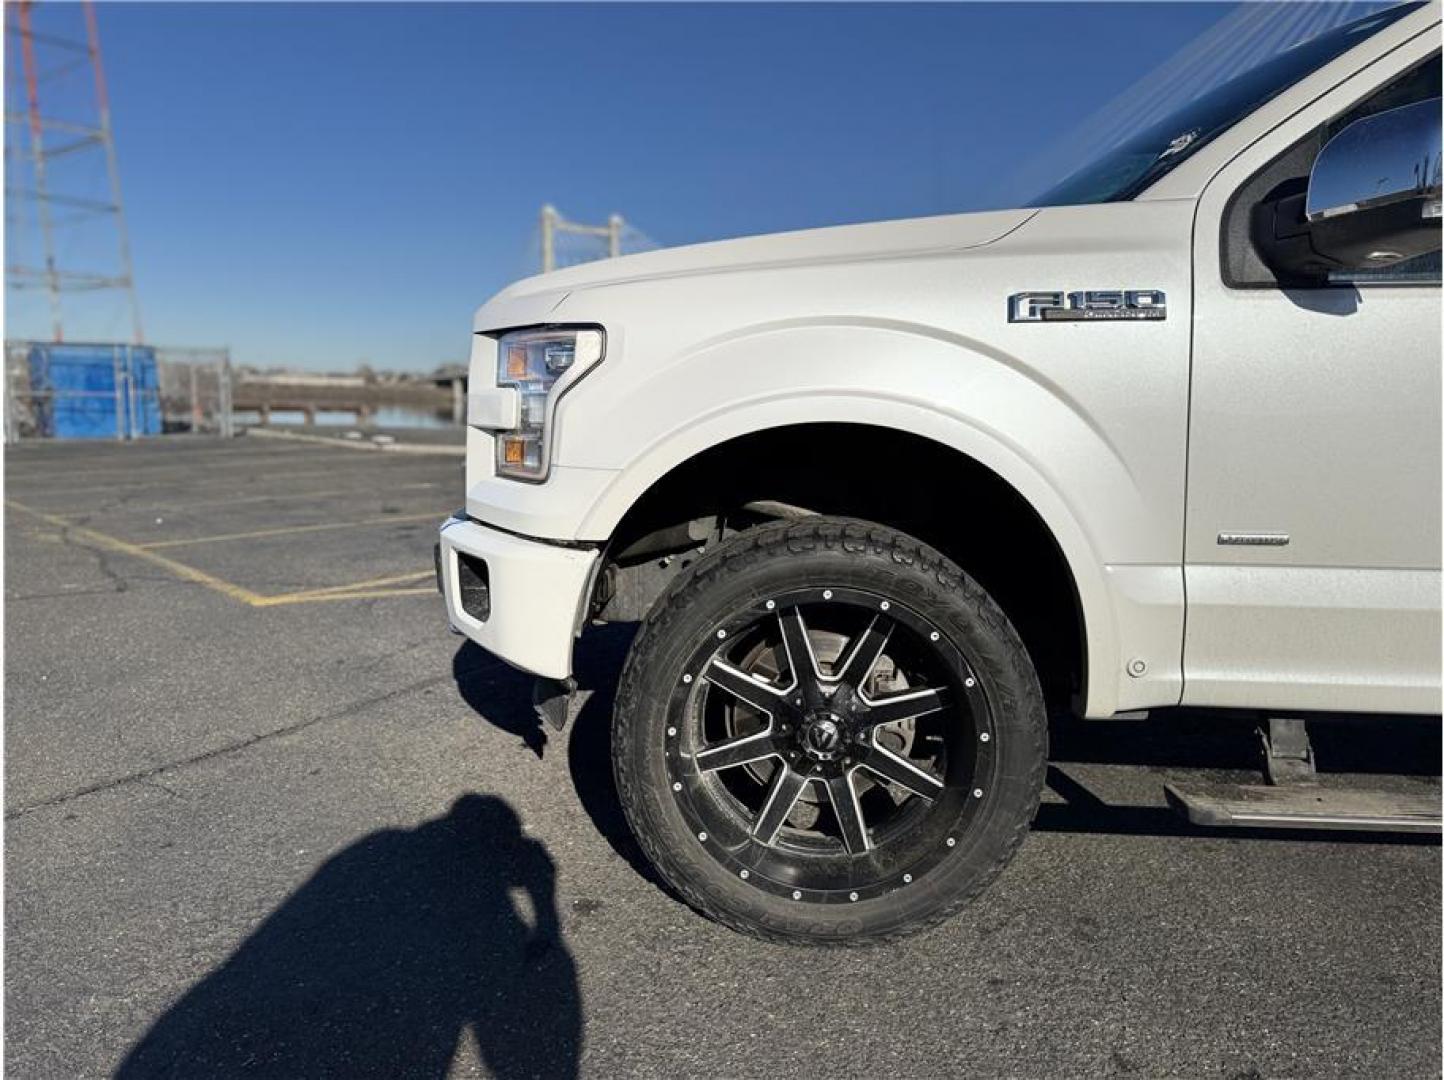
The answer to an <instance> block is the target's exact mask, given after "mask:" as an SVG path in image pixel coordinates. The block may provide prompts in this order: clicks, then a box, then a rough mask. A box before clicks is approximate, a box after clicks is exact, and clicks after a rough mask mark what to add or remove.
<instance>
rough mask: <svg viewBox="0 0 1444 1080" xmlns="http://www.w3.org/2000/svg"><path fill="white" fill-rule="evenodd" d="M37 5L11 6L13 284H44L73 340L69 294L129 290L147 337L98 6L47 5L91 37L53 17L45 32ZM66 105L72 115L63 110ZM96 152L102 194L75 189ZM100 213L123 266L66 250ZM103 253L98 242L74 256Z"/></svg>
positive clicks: (8, 189)
mask: <svg viewBox="0 0 1444 1080" xmlns="http://www.w3.org/2000/svg"><path fill="white" fill-rule="evenodd" d="M36 8H37V5H36V4H35V3H34V2H33V0H12V2H7V3H6V5H5V9H6V11H5V14H6V20H5V21H6V42H5V43H6V54H7V55H6V70H7V72H9V75H10V79H9V86H7V88H6V89H7V92H8V93H7V101H6V105H7V108H6V111H5V149H6V161H5V164H6V184H5V196H6V199H5V204H6V210H7V213H6V218H7V221H6V224H7V229H6V237H7V243H6V248H7V250H6V260H5V261H6V266H5V277H6V284H7V286H8V287H9V288H10V289H11V290H34V289H43V290H44V291H45V294H46V296H47V299H48V301H49V310H50V321H51V327H52V337H53V339H54V340H55V341H63V340H65V329H64V311H63V303H62V297H63V296H64V294H67V293H80V292H85V293H105V292H108V291H109V292H114V293H115V294H117V295H121V296H123V297H124V299H125V300H126V302H127V304H128V307H129V311H130V323H131V340H132V342H133V343H134V344H137V345H139V344H142V343H143V341H144V333H143V331H142V329H141V321H140V304H139V301H138V300H137V298H136V292H135V275H134V271H133V269H132V266H131V258H130V237H129V234H128V233H127V231H126V225H125V209H124V204H123V203H122V201H121V196H120V172H119V169H118V168H117V166H116V158H115V137H114V135H113V133H112V131H111V123H110V100H109V96H108V94H107V92H106V83H105V68H104V65H103V64H102V63H101V56H100V33H99V29H98V27H97V25H96V18H95V5H94V3H93V0H84V2H83V3H82V4H81V5H80V6H79V7H78V8H77V7H75V6H74V5H70V4H57V5H54V6H53V8H52V7H50V6H47V9H46V10H47V11H49V10H54V11H56V12H57V14H58V15H59V16H61V17H62V18H70V17H73V15H74V14H76V13H77V12H78V13H80V14H82V15H83V21H84V27H83V35H84V36H83V37H81V36H79V34H80V33H81V29H80V27H75V28H74V32H73V35H72V33H71V32H68V31H70V30H71V28H70V27H68V26H65V25H62V26H61V27H60V32H52V31H51V29H50V27H49V26H47V27H46V29H45V30H44V31H43V32H42V31H40V30H37V29H36V27H35V12H36ZM17 53H18V57H17ZM17 59H18V61H19V62H18V63H17V62H16V61H17ZM87 72H88V78H86V73H87ZM77 80H83V81H81V82H79V83H78V82H77ZM17 91H19V92H17ZM61 110H66V111H69V112H70V113H71V115H68V116H67V115H61ZM97 156H98V157H100V158H102V159H103V162H104V180H103V182H102V183H101V184H99V185H92V187H94V186H99V187H101V189H102V190H101V192H100V194H99V197H96V193H95V192H94V191H93V190H76V188H77V187H78V186H79V181H80V180H82V179H83V178H84V175H83V168H82V167H81V165H83V162H84V161H85V160H86V159H95V158H97ZM98 222H99V223H105V222H108V223H109V230H108V231H110V232H111V233H112V234H113V235H112V236H111V237H110V238H109V240H108V241H107V242H106V243H107V245H109V244H113V245H114V247H113V249H112V250H114V252H115V254H116V257H117V263H116V266H115V267H114V268H107V269H98V268H96V267H94V266H91V267H89V268H87V269H79V268H72V267H71V266H70V265H69V264H68V259H69V257H70V254H71V252H72V251H74V245H72V244H69V243H67V241H68V239H69V237H68V236H67V232H68V230H70V229H72V228H73V227H77V226H79V225H82V224H84V225H86V226H92V225H95V224H96V223H98ZM30 224H33V225H35V226H36V228H37V229H38V232H39V238H40V245H39V248H40V250H39V252H38V253H32V252H29V251H26V250H25V239H26V237H25V232H26V228H25V227H26V226H28V225H30ZM92 239H93V238H92ZM91 247H92V248H94V247H95V245H94V244H92V245H91ZM36 254H38V255H39V258H38V260H37V259H36V258H35V255H36ZM95 255H96V252H95V251H94V250H90V251H86V252H84V254H83V256H82V255H77V256H76V257H77V258H82V257H85V258H94V257H95Z"/></svg>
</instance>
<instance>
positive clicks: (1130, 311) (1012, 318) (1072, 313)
mask: <svg viewBox="0 0 1444 1080" xmlns="http://www.w3.org/2000/svg"><path fill="white" fill-rule="evenodd" d="M1166 318H1168V300H1167V298H1166V297H1165V296H1164V295H1163V293H1162V292H1160V291H1159V290H1158V289H1090V290H1088V291H1085V292H1020V293H1014V294H1013V295H1012V296H1010V297H1008V321H1009V322H1108V321H1112V320H1117V319H1166Z"/></svg>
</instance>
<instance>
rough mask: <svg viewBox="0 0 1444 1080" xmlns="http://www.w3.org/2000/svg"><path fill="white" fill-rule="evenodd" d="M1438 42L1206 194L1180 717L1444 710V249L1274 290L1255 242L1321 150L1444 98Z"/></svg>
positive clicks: (1293, 126) (1344, 92)
mask: <svg viewBox="0 0 1444 1080" xmlns="http://www.w3.org/2000/svg"><path fill="white" fill-rule="evenodd" d="M1435 41H1437V37H1436V38H1435ZM1427 48H1428V46H1427V45H1421V44H1420V43H1419V39H1416V41H1415V42H1413V43H1411V44H1410V45H1409V46H1407V47H1405V48H1403V49H1398V50H1395V53H1394V54H1391V55H1390V56H1388V57H1385V58H1384V59H1382V60H1380V61H1378V62H1376V63H1375V64H1373V65H1371V66H1370V67H1369V68H1367V69H1365V71H1364V72H1362V73H1360V74H1359V75H1356V76H1355V77H1353V78H1352V79H1350V80H1349V81H1347V82H1345V83H1344V84H1342V85H1341V86H1339V87H1336V88H1335V89H1334V90H1333V91H1330V92H1329V93H1328V94H1326V95H1324V96H1323V97H1321V98H1319V99H1318V100H1317V101H1315V102H1314V103H1313V104H1312V105H1311V106H1309V107H1307V108H1305V109H1303V110H1302V111H1301V112H1299V113H1296V114H1295V115H1294V117H1293V118H1292V119H1291V120H1290V121H1288V122H1286V123H1285V124H1283V125H1282V126H1281V127H1279V128H1276V129H1275V130H1274V131H1273V132H1272V133H1271V134H1270V135H1268V136H1265V137H1264V138H1262V139H1261V140H1259V141H1258V142H1257V143H1255V144H1254V145H1253V146H1252V147H1250V149H1249V150H1247V151H1245V152H1244V153H1243V154H1242V155H1240V156H1239V157H1237V158H1235V159H1234V160H1233V161H1232V162H1231V163H1230V164H1229V165H1227V166H1226V167H1225V168H1224V169H1223V170H1222V171H1221V172H1220V173H1219V174H1218V175H1217V176H1215V177H1214V179H1213V180H1212V181H1211V182H1210V184H1209V186H1208V187H1207V189H1206V190H1205V192H1204V194H1203V197H1202V199H1201V201H1200V204H1199V212H1198V215H1197V218H1196V219H1195V233H1194V273H1195V290H1196V291H1195V309H1194V310H1195V323H1194V336H1193V369H1192V397H1191V404H1190V427H1189V460H1188V490H1187V508H1186V526H1185V549H1184V562H1185V567H1184V580H1185V585H1186V590H1187V618H1186V624H1185V636H1184V696H1183V701H1184V703H1185V704H1196V705H1210V706H1239V707H1245V706H1247V707H1265V708H1276V709H1280V710H1295V709H1297V710H1339V711H1362V712H1414V713H1433V712H1438V711H1439V707H1440V706H1439V683H1440V670H1439V669H1440V621H1439V590H1440V573H1439V569H1440V567H1439V563H1440V558H1439V551H1440V292H1439V256H1438V253H1437V252H1435V253H1434V254H1433V255H1431V256H1424V257H1423V258H1422V259H1415V260H1411V261H1409V262H1406V263H1399V264H1396V265H1394V266H1393V267H1390V268H1388V269H1385V270H1374V271H1367V272H1359V273H1356V274H1352V275H1344V274H1337V275H1334V276H1333V277H1331V279H1330V280H1329V282H1328V283H1327V284H1321V285H1319V286H1317V287H1310V288H1282V287H1280V286H1279V285H1278V284H1277V282H1276V280H1275V278H1274V277H1273V275H1272V273H1271V272H1270V271H1269V270H1268V269H1267V267H1265V266H1264V265H1263V263H1262V262H1261V260H1260V259H1259V258H1258V256H1257V252H1256V251H1255V250H1254V248H1253V245H1252V242H1251V240H1250V239H1249V216H1250V213H1251V211H1252V209H1253V208H1254V207H1255V206H1257V205H1258V204H1259V203H1260V201H1261V200H1262V199H1263V198H1264V197H1265V196H1267V195H1269V194H1270V193H1274V194H1275V195H1276V194H1277V193H1278V192H1279V191H1280V190H1282V188H1281V186H1280V185H1285V184H1294V185H1296V186H1297V185H1299V184H1300V183H1306V181H1307V177H1308V174H1309V167H1310V166H1311V165H1312V162H1313V158H1314V157H1315V156H1316V155H1317V153H1318V151H1319V149H1320V148H1321V147H1322V145H1323V143H1324V142H1325V141H1327V139H1328V138H1330V137H1332V136H1333V135H1334V134H1336V133H1337V132H1338V131H1339V130H1342V128H1343V127H1344V126H1346V125H1347V124H1348V123H1350V122H1352V121H1353V120H1356V119H1359V118H1360V117H1362V116H1366V115H1369V114H1371V113H1374V112H1380V111H1383V110H1384V109H1388V108H1393V107H1396V106H1399V105H1403V104H1407V103H1409V102H1413V101H1421V100H1425V99H1428V98H1437V97H1438V96H1439V94H1440V85H1439V83H1440V75H1439V71H1440V68H1439V54H1438V53H1437V52H1435V53H1434V54H1433V56H1432V57H1426V56H1423V53H1424V52H1425V50H1426V49H1427ZM1436 48H1437V46H1436ZM1409 54H1412V55H1409ZM1386 67H1387V68H1388V70H1387V71H1380V72H1378V73H1376V74H1371V73H1374V72H1376V70H1377V69H1380V68H1386Z"/></svg>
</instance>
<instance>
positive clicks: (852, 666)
mask: <svg viewBox="0 0 1444 1080" xmlns="http://www.w3.org/2000/svg"><path fill="white" fill-rule="evenodd" d="M892 627H893V623H892V620H891V619H889V618H887V617H886V616H885V615H874V616H873V619H872V622H870V623H868V625H867V629H866V630H864V631H863V632H862V633H860V634H858V635H857V638H856V640H855V641H853V643H852V648H851V649H849V650H848V653H847V659H846V660H845V661H843V664H842V667H841V668H839V669H838V671H837V675H836V676H835V678H837V679H838V680H840V681H842V682H845V683H847V684H848V685H849V686H851V687H852V688H853V689H854V690H856V689H858V688H859V687H861V686H862V685H863V684H864V683H865V682H867V677H868V676H869V675H870V674H872V669H873V667H874V665H876V664H877V658H878V657H879V656H881V655H882V651H883V649H885V648H886V647H887V639H888V637H889V636H890V635H891V634H892Z"/></svg>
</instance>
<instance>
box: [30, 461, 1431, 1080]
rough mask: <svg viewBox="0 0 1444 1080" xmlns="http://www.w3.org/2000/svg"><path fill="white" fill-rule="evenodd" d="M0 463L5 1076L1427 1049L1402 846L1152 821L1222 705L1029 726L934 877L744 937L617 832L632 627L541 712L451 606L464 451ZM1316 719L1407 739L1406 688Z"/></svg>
mask: <svg viewBox="0 0 1444 1080" xmlns="http://www.w3.org/2000/svg"><path fill="white" fill-rule="evenodd" d="M5 479H6V489H5V498H6V502H7V507H6V515H5V556H6V558H5V570H6V574H5V615H6V623H5V635H4V636H5V648H6V653H5V656H6V659H5V680H6V685H5V705H6V710H5V811H6V844H5V870H6V879H5V927H6V943H5V960H6V966H5V1020H6V1047H5V1051H6V1053H5V1057H6V1061H5V1064H6V1066H7V1072H8V1074H9V1075H12V1076H17V1077H90V1076H104V1075H111V1074H114V1073H117V1072H118V1073H119V1075H122V1076H126V1077H150V1076H173V1077H224V1076H275V1077H301V1076H308V1077H309V1076H337V1077H370V1076H387V1077H390V1076H420V1077H427V1076H431V1077H439V1076H476V1075H497V1076H505V1077H512V1076H533V1075H535V1076H567V1075H571V1074H572V1073H573V1072H576V1071H580V1073H581V1074H582V1075H585V1076H592V1077H614V1076H691V1075H703V1076H726V1077H750V1076H759V1077H760V1076H768V1077H776V1076H828V1075H836V1076H881V1075H893V1076H900V1077H941V1076H975V1077H995V1076H997V1077H1002V1076H1007V1077H1028V1078H1031V1077H1040V1078H1041V1077H1068V1078H1073V1077H1103V1076H1126V1077H1142V1078H1152V1077H1165V1076H1178V1077H1220V1078H1226V1080H1253V1078H1259V1080H1262V1078H1275V1077H1332V1076H1340V1077H1342V1076H1350V1077H1355V1076H1357V1077H1371V1078H1377V1077H1425V1076H1438V1075H1439V1040H1440V849H1439V847H1438V845H1437V844H1436V843H1433V842H1423V843H1420V842H1396V841H1390V840H1388V839H1384V838H1372V839H1371V838H1367V837H1364V838H1358V837H1346V836H1340V835H1333V836H1329V835H1326V834H1310V835H1307V836H1302V837H1299V836H1295V837H1289V838H1279V837H1276V836H1268V835H1254V834H1238V835H1226V834H1210V833H1203V832H1200V831H1197V830H1190V829H1188V828H1186V827H1184V826H1182V825H1180V824H1178V823H1177V822H1176V821H1175V819H1174V818H1173V817H1172V816H1171V814H1170V813H1169V812H1168V811H1167V810H1166V809H1165V808H1164V804H1163V799H1162V793H1161V789H1162V781H1163V780H1164V779H1167V778H1169V777H1173V776H1180V775H1194V774H1197V773H1199V772H1205V773H1207V774H1208V775H1211V776H1215V775H1216V776H1235V775H1241V774H1240V773H1239V772H1238V770H1242V769H1247V768H1248V766H1249V763H1250V760H1249V759H1250V752H1249V748H1248V743H1247V740H1246V738H1244V737H1243V734H1242V733H1240V732H1237V731H1234V730H1229V729H1225V730H1221V729H1220V727H1219V726H1218V725H1217V724H1213V725H1207V724H1205V722H1204V721H1202V720H1200V719H1199V718H1197V717H1188V716H1179V717H1173V718H1167V719H1166V720H1161V721H1158V722H1149V723H1148V724H1110V725H1103V726H1102V727H1098V726H1096V725H1095V726H1094V727H1092V728H1091V729H1090V731H1089V732H1088V733H1086V734H1088V735H1090V736H1091V737H1088V738H1085V737H1084V734H1085V733H1080V732H1078V731H1076V730H1068V731H1065V732H1064V733H1063V736H1064V737H1063V738H1062V740H1061V741H1060V743H1059V744H1058V746H1057V752H1056V754H1055V757H1056V761H1055V765H1054V768H1053V770H1052V771H1051V772H1050V780H1051V785H1052V792H1051V793H1050V795H1049V796H1048V801H1047V802H1046V803H1045V805H1044V807H1043V808H1042V810H1041V811H1040V814H1039V819H1038V822H1037V828H1036V830H1035V832H1034V834H1033V835H1032V836H1031V837H1030V839H1029V840H1028V841H1027V843H1026V844H1025V845H1024V847H1023V849H1022V851H1021V853H1020V855H1019V857H1018V858H1017V860H1016V861H1015V862H1014V864H1013V865H1012V866H1011V867H1010V868H1009V869H1008V870H1007V871H1006V872H1005V873H1004V874H1003V876H1002V877H1001V878H1000V879H999V881H998V882H997V883H995V885H994V886H993V887H992V888H991V889H990V890H989V891H988V892H987V893H986V894H985V895H984V896H983V897H982V898H981V899H980V900H979V901H978V902H977V903H976V904H975V905H974V906H972V907H971V908H970V909H968V910H967V911H966V912H965V913H964V914H963V916H962V917H960V918H958V919H956V920H954V921H953V922H951V923H949V924H947V925H945V926H944V927H942V928H940V929H939V930H936V931H934V932H932V933H930V934H927V935H925V936H922V937H917V938H913V939H910V940H909V941H907V942H905V943H904V944H902V945H899V946H895V947H891V948H887V949H867V950H843V951H812V950H799V949H791V948H785V947H779V946H773V945H766V944H761V943H758V942H755V941H752V940H750V939H747V938H743V937H740V936H738V935H736V934H733V933H731V932H730V931H727V930H724V929H722V928H721V927H718V926H716V925H713V924H711V923H709V922H707V921H705V920H703V919H701V918H700V917H698V916H696V915H695V914H693V913H692V912H691V911H690V910H688V909H687V908H686V907H684V906H682V905H681V904H679V903H678V902H677V901H675V900H674V899H672V898H671V897H670V896H668V895H667V894H666V893H665V892H663V891H662V890H661V889H659V888H658V887H657V886H656V885H655V884H654V883H653V882H652V881H651V880H649V878H648V877H647V875H646V872H645V868H644V867H642V866H641V865H640V861H639V859H638V858H637V855H636V853H635V851H634V849H633V847H632V845H631V842H630V839H629V838H628V836H627V834H626V830H625V826H624V824H623V823H622V821H621V818H620V814H619V812H618V810H617V808H616V806H615V802H614V799H613V793H612V790H611V784H610V779H609V776H610V773H609V767H608V764H607V760H606V722H607V713H608V709H609V702H608V691H607V687H608V686H609V684H610V680H611V678H612V677H613V676H614V674H615V671H616V669H617V667H618V665H619V663H620V659H621V656H622V653H623V652H624V650H625V647H626V641H627V632H626V629H625V628H606V629H603V630H598V631H592V632H589V634H588V635H587V636H586V637H585V638H584V639H583V642H582V644H581V645H580V646H579V658H578V664H579V668H580V671H579V675H580V679H581V682H582V686H583V695H582V704H581V707H580V711H579V713H578V714H577V715H576V717H575V719H574V721H573V723H572V725H571V726H570V728H569V730H568V732H567V733H566V734H564V735H561V736H557V735H554V734H553V735H545V734H543V733H542V732H541V731H540V730H539V728H538V726H537V724H536V721H535V719H534V718H533V716H532V714H531V711H530V708H529V684H528V682H527V680H526V679H525V677H523V676H522V675H520V674H518V673H517V672H515V671H512V670H511V669H509V668H507V667H505V666H504V665H502V664H500V663H499V662H497V661H494V660H492V659H491V658H489V657H488V656H486V655H485V654H483V653H481V652H479V651H477V650H475V649H474V648H472V647H471V646H468V645H463V644H461V639H460V638H456V637H453V636H452V635H450V634H449V633H447V630H446V626H445V622H444V618H443V616H442V610H441V606H440V601H439V599H438V598H437V596H436V594H435V592H434V588H433V585H432V581H431V576H432V570H431V544H432V538H433V534H434V529H435V524H436V522H437V521H438V520H439V519H440V518H441V517H443V516H444V515H445V513H446V512H447V511H449V510H450V509H452V508H453V507H455V506H456V505H458V504H459V502H460V498H461V491H462V467H461V461H460V459H459V458H456V457H442V456H427V455H407V454H394V453H393V454H388V453H379V452H362V451H357V450H349V449H342V448H332V447H328V446H321V445H316V444H312V443H301V442H290V441H283V440H262V439H259V438H255V437H245V438H240V439H236V440H233V441H231V442H229V443H223V442H219V441H191V440H184V439H182V440H179V441H174V442H161V441H154V442H148V443H142V444H138V445H113V444H107V445H94V446H89V445H26V446H21V447H18V448H11V449H10V450H9V451H8V452H7V454H6V461H5ZM1318 749H1319V755H1320V761H1321V764H1322V765H1323V766H1324V767H1325V768H1332V769H1348V770H1352V771H1356V772H1357V771H1370V770H1383V769H1388V768H1395V767H1402V768H1406V769H1409V770H1411V771H1416V772H1419V773H1428V772H1430V771H1437V767H1438V760H1439V736H1438V728H1437V725H1435V726H1430V725H1389V726H1387V727H1385V728H1382V729H1381V728H1379V727H1377V726H1375V727H1369V728H1364V727H1363V726H1362V725H1355V726H1353V727H1351V728H1346V729H1343V730H1342V731H1340V732H1338V733H1336V734H1335V735H1334V737H1332V738H1329V739H1325V740H1321V741H1320V743H1319V748H1318ZM1406 782H1407V783H1411V784H1417V785H1421V786H1427V785H1429V784H1431V783H1434V781H1433V780H1432V779H1429V778H1425V777H1420V778H1415V779H1411V780H1408V781H1406Z"/></svg>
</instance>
